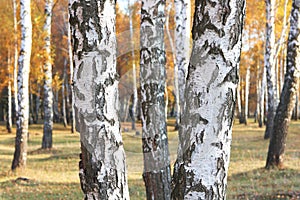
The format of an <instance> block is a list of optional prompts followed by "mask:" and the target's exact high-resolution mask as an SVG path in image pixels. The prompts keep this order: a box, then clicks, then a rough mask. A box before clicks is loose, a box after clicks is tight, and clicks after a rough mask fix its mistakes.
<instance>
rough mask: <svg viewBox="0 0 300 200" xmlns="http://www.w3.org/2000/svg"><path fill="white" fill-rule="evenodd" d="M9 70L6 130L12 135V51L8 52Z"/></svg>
mask: <svg viewBox="0 0 300 200" xmlns="http://www.w3.org/2000/svg"><path fill="white" fill-rule="evenodd" d="M7 70H8V85H7V119H6V120H7V121H6V128H7V131H8V132H9V133H11V127H12V94H11V79H12V76H11V56H10V50H8V54H7Z"/></svg>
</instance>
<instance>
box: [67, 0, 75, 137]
mask: <svg viewBox="0 0 300 200" xmlns="http://www.w3.org/2000/svg"><path fill="white" fill-rule="evenodd" d="M69 1H71V0H69ZM68 52H69V65H70V85H73V76H74V70H73V69H74V63H73V62H74V61H73V49H72V44H71V27H70V23H68ZM71 94H72V95H71V97H72V98H71V113H70V117H71V123H72V125H71V133H75V132H76V130H75V126H76V120H75V110H74V98H75V97H74V90H73V88H71Z"/></svg>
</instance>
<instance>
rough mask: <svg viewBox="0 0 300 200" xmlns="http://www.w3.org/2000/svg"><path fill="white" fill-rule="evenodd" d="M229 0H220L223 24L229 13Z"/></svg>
mask: <svg viewBox="0 0 300 200" xmlns="http://www.w3.org/2000/svg"><path fill="white" fill-rule="evenodd" d="M229 3H230V1H229V0H223V1H221V5H222V7H223V9H222V14H221V15H222V24H223V25H224V26H225V24H226V22H227V19H228V17H229V15H230V13H231V8H230V4H229Z"/></svg>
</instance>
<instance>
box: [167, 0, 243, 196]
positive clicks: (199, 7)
mask: <svg viewBox="0 0 300 200" xmlns="http://www.w3.org/2000/svg"><path fill="white" fill-rule="evenodd" d="M244 13H245V1H244V0H228V1H214V2H212V1H206V0H205V1H201V0H196V7H195V15H194V22H193V31H192V33H193V40H194V44H193V50H192V55H191V59H190V64H189V68H188V75H187V82H186V88H185V99H186V101H185V106H184V113H183V115H182V118H181V119H182V127H181V128H182V130H181V131H180V135H179V144H180V145H181V146H180V147H179V148H181V152H182V155H178V157H182V159H183V162H181V163H179V166H178V173H177V174H176V176H174V177H173V191H172V198H173V199H225V195H226V187H227V175H228V165H229V157H230V145H231V138H232V136H231V134H232V123H233V118H234V110H235V103H236V95H237V94H236V92H237V91H236V89H237V84H238V81H239V77H238V69H239V61H240V51H241V38H242V29H243V18H244Z"/></svg>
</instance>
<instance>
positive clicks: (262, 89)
mask: <svg viewBox="0 0 300 200" xmlns="http://www.w3.org/2000/svg"><path fill="white" fill-rule="evenodd" d="M265 88H266V68H265V67H264V68H263V74H262V79H261V84H260V93H259V94H260V95H259V113H258V123H259V127H262V126H263V123H264V117H265V111H264V110H265V109H264V107H265V106H264V105H265V101H264V100H265Z"/></svg>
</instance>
